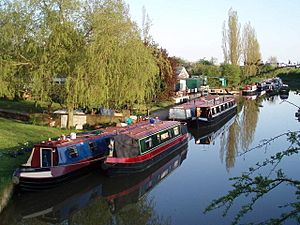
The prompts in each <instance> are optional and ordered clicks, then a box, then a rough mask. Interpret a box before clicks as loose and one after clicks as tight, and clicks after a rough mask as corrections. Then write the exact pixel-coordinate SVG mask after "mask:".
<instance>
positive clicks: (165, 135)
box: [160, 131, 169, 141]
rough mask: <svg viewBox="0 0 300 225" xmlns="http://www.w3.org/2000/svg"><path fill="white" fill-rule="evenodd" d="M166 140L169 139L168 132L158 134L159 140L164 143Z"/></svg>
mask: <svg viewBox="0 0 300 225" xmlns="http://www.w3.org/2000/svg"><path fill="white" fill-rule="evenodd" d="M168 138H169V132H168V131H166V132H164V133H162V134H160V139H161V140H162V141H165V140H166V139H168Z"/></svg>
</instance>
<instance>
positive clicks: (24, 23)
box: [0, 0, 34, 99]
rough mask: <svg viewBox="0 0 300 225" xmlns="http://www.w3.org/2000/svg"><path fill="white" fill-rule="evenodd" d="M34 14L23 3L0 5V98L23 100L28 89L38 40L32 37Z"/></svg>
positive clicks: (11, 2)
mask: <svg viewBox="0 0 300 225" xmlns="http://www.w3.org/2000/svg"><path fill="white" fill-rule="evenodd" d="M32 16H33V14H32V12H31V11H28V9H27V5H26V3H24V2H23V1H17V0H16V1H5V2H3V3H1V4H0V52H1V54H0V70H1V73H0V97H2V96H5V97H8V98H14V99H15V98H19V97H21V93H22V91H24V89H26V88H28V87H27V84H28V82H29V79H30V78H29V76H28V75H29V74H28V69H29V68H30V67H32V66H33V63H32V62H31V60H30V56H31V55H32V54H33V53H34V52H33V51H32V49H33V46H34V38H33V37H32V36H30V35H29V34H28V32H29V31H30V30H32V27H31V24H32V23H31V21H32Z"/></svg>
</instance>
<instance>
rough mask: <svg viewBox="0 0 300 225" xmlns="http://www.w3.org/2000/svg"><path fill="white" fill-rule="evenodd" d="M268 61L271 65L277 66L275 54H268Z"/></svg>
mask: <svg viewBox="0 0 300 225" xmlns="http://www.w3.org/2000/svg"><path fill="white" fill-rule="evenodd" d="M268 62H269V63H270V64H271V65H273V66H277V64H278V59H277V57H276V56H270V57H269V59H268Z"/></svg>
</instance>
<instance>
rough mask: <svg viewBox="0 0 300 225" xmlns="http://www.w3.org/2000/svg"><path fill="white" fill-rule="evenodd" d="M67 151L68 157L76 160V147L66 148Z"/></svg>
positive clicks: (77, 154)
mask: <svg viewBox="0 0 300 225" xmlns="http://www.w3.org/2000/svg"><path fill="white" fill-rule="evenodd" d="M67 151H68V155H69V157H70V158H76V157H78V156H79V153H78V150H77V148H76V146H71V147H68V148H67Z"/></svg>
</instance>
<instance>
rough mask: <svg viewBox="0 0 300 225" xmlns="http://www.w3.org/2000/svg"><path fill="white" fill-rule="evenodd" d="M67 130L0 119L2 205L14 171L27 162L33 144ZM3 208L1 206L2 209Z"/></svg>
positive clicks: (0, 198) (0, 197) (0, 188)
mask: <svg viewBox="0 0 300 225" xmlns="http://www.w3.org/2000/svg"><path fill="white" fill-rule="evenodd" d="M64 131H65V130H61V129H57V128H49V127H43V126H35V125H31V124H24V123H21V122H18V121H12V120H7V119H4V118H0V203H2V204H4V203H3V202H5V201H2V200H4V198H6V197H7V196H8V195H9V194H8V193H7V192H8V191H7V190H8V189H9V187H10V185H11V175H12V173H13V171H14V169H15V168H16V167H17V166H18V165H20V164H22V163H24V162H25V161H26V160H27V157H28V155H29V152H27V153H26V151H24V149H30V147H31V145H32V144H33V143H36V142H39V141H41V140H45V139H48V138H49V137H57V136H59V135H60V134H61V133H62V132H64ZM1 208H2V206H1V205H0V209H1Z"/></svg>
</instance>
